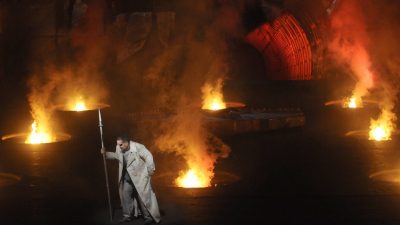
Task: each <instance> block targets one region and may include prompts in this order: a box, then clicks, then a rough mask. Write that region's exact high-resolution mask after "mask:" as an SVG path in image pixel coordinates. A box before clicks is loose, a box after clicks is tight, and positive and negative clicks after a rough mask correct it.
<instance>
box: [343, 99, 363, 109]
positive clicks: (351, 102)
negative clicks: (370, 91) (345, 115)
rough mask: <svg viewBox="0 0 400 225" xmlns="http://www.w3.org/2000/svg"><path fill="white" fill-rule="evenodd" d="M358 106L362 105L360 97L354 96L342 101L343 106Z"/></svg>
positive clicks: (352, 107) (353, 107)
mask: <svg viewBox="0 0 400 225" xmlns="http://www.w3.org/2000/svg"><path fill="white" fill-rule="evenodd" d="M360 107H362V101H361V98H359V97H356V96H352V97H350V98H347V99H345V100H344V102H343V108H350V109H355V108H360Z"/></svg>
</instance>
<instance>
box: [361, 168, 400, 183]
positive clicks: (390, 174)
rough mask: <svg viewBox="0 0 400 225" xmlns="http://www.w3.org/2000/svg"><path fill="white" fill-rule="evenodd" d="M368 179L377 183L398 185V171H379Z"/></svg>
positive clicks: (399, 180)
mask: <svg viewBox="0 0 400 225" xmlns="http://www.w3.org/2000/svg"><path fill="white" fill-rule="evenodd" d="M369 178H370V179H373V180H377V181H383V182H390V183H398V184H400V169H392V170H383V171H379V172H376V173H373V174H371V175H370V176H369Z"/></svg>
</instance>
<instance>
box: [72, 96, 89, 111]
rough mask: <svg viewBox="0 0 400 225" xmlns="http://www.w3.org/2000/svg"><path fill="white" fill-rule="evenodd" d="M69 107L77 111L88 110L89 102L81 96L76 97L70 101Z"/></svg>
mask: <svg viewBox="0 0 400 225" xmlns="http://www.w3.org/2000/svg"><path fill="white" fill-rule="evenodd" d="M68 109H70V110H73V111H76V112H81V111H85V110H88V107H87V104H86V102H85V100H84V99H83V98H82V97H81V96H79V97H76V98H74V99H73V100H72V99H71V100H70V101H69V103H68Z"/></svg>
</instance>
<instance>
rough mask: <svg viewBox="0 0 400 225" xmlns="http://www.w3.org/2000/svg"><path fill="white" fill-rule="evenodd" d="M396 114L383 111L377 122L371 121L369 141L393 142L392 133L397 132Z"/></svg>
mask: <svg viewBox="0 0 400 225" xmlns="http://www.w3.org/2000/svg"><path fill="white" fill-rule="evenodd" d="M394 120H395V115H394V113H392V112H390V111H387V110H383V111H382V114H381V115H380V117H379V118H378V119H377V120H374V119H371V125H370V131H369V140H375V141H388V140H391V139H392V138H391V136H392V133H393V132H394V130H395V124H394Z"/></svg>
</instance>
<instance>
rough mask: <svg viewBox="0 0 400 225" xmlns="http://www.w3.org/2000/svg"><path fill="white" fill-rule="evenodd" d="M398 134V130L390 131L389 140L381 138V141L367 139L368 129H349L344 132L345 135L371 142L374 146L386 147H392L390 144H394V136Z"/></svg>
mask: <svg viewBox="0 0 400 225" xmlns="http://www.w3.org/2000/svg"><path fill="white" fill-rule="evenodd" d="M398 134H400V130H395V131H393V132H392V139H391V140H381V141H376V140H369V130H354V131H349V132H347V133H346V134H345V136H348V137H355V138H359V139H365V140H368V141H370V142H371V143H373V145H374V147H376V148H386V147H392V145H394V143H395V141H394V140H395V139H396V136H397V135H398Z"/></svg>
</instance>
